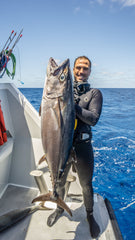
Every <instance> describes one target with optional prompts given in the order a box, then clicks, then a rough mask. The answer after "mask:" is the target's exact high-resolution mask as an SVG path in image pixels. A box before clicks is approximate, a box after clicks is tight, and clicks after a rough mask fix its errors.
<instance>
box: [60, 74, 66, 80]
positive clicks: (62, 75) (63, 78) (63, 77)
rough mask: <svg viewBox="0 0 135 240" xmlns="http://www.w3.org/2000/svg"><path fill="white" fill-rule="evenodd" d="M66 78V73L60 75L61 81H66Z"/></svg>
mask: <svg viewBox="0 0 135 240" xmlns="http://www.w3.org/2000/svg"><path fill="white" fill-rule="evenodd" d="M64 80H65V74H64V73H62V74H61V75H60V81H61V82H64Z"/></svg>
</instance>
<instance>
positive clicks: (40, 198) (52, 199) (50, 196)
mask: <svg viewBox="0 0 135 240" xmlns="http://www.w3.org/2000/svg"><path fill="white" fill-rule="evenodd" d="M40 201H41V202H45V201H50V202H54V203H56V204H57V205H58V206H59V207H61V208H63V209H65V210H66V211H67V212H68V213H69V215H70V216H72V212H71V210H70V208H69V207H68V206H67V204H66V203H65V202H64V201H63V200H62V199H61V198H60V197H59V196H58V197H56V198H55V197H54V196H53V194H52V192H49V193H47V194H42V195H40V196H38V197H36V198H34V199H33V200H32V203H34V202H40Z"/></svg>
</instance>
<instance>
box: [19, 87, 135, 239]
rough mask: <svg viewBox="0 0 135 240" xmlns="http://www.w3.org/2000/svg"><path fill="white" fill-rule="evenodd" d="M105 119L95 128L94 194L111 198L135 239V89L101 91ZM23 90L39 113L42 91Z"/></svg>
mask: <svg viewBox="0 0 135 240" xmlns="http://www.w3.org/2000/svg"><path fill="white" fill-rule="evenodd" d="M100 90H101V92H102V94H103V99H104V101H103V110H102V114H101V118H100V120H99V122H98V123H97V125H96V126H94V127H93V128H92V132H93V148H94V156H95V170H94V176H93V187H94V192H98V193H99V194H100V195H101V196H103V197H104V198H108V199H109V200H110V202H111V204H112V207H113V209H114V211H115V215H116V217H117V221H118V224H119V226H120V230H121V232H122V235H123V239H124V240H134V239H135V105H134V104H135V89H116V88H112V89H100ZM20 91H21V92H22V93H23V94H24V95H25V97H26V98H27V99H28V100H29V101H30V102H31V104H32V105H33V106H34V107H35V109H36V110H37V111H38V110H39V106H40V103H41V98H42V92H43V89H42V88H22V89H20Z"/></svg>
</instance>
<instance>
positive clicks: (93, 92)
mask: <svg viewBox="0 0 135 240" xmlns="http://www.w3.org/2000/svg"><path fill="white" fill-rule="evenodd" d="M73 73H74V101H75V110H76V119H77V127H76V129H75V132H74V140H73V149H74V152H75V161H74V168H75V170H76V172H77V174H78V177H79V180H80V184H81V187H82V191H83V199H84V205H85V208H86V213H87V220H88V223H89V227H90V233H91V236H92V237H93V238H96V237H97V236H98V235H99V233H100V228H99V226H98V224H97V223H96V221H95V219H94V217H93V188H92V176H93V167H94V157H93V149H92V145H91V138H92V134H91V126H94V125H95V124H96V123H97V121H98V120H99V117H100V114H101V109H102V94H101V92H100V91H99V90H98V89H93V88H90V84H89V83H88V82H87V81H88V78H89V76H90V73H91V61H90V60H89V59H88V58H87V57H86V56H80V57H78V58H77V59H75V62H74V69H73ZM71 164H72V160H71V158H70V159H69V160H68V163H67V165H66V168H65V171H64V175H63V177H62V180H61V182H60V184H59V187H58V190H57V192H58V194H59V196H60V197H61V198H62V199H63V198H64V194H65V188H64V186H65V183H66V178H67V174H68V172H69V170H70V167H71ZM63 211H64V210H63V209H62V208H60V207H57V209H56V210H55V212H54V213H52V214H51V215H50V216H49V217H48V220H47V224H48V226H52V225H53V224H54V223H55V222H56V221H57V219H58V218H59V216H60V215H61V214H62V213H63Z"/></svg>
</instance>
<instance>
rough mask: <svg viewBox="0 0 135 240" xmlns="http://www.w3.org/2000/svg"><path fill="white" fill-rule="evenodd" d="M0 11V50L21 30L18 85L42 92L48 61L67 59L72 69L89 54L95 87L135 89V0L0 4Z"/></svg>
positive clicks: (0, 0)
mask: <svg viewBox="0 0 135 240" xmlns="http://www.w3.org/2000/svg"><path fill="white" fill-rule="evenodd" d="M0 6H1V13H0V16H1V27H0V30H1V33H0V50H1V49H2V47H3V45H4V43H5V41H6V40H7V38H8V36H9V34H10V32H11V31H12V30H15V31H17V32H18V33H19V31H20V30H21V29H22V28H23V37H22V38H21V40H20V42H19V43H18V44H17V46H16V48H15V50H14V52H13V53H14V54H15V56H16V60H17V69H16V76H15V80H14V83H15V84H16V85H17V86H19V87H43V86H44V79H45V75H46V66H47V62H48V59H49V58H50V57H54V58H55V59H56V60H57V61H58V62H62V61H64V60H65V59H66V58H69V59H70V64H71V69H72V68H73V62H74V59H75V58H76V57H78V56H79V55H86V56H88V57H89V58H90V59H91V61H92V73H91V76H90V79H89V81H90V83H91V86H92V87H97V88H105V87H134V88H135V0H23V1H22V0H12V1H11V0H6V1H3V0H0ZM5 78H6V76H5ZM5 78H3V80H4V79H5ZM18 80H21V81H23V82H24V85H21V84H20V82H19V81H18Z"/></svg>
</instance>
